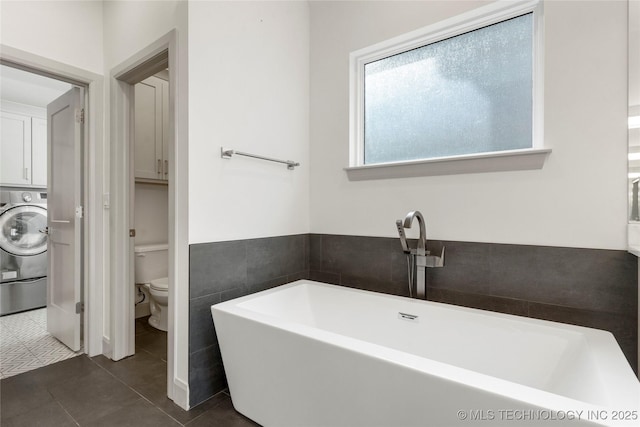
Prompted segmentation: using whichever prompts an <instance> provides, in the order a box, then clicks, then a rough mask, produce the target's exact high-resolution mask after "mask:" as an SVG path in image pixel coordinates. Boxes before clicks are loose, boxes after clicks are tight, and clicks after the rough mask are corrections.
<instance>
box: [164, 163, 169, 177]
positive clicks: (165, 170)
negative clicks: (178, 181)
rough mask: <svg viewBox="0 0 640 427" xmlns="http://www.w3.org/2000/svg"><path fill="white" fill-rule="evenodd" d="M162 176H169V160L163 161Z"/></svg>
mask: <svg viewBox="0 0 640 427" xmlns="http://www.w3.org/2000/svg"><path fill="white" fill-rule="evenodd" d="M164 174H165V175H169V160H165V161H164Z"/></svg>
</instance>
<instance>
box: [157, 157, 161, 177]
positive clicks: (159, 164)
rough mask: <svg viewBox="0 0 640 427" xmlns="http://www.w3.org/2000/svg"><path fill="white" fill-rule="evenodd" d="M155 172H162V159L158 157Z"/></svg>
mask: <svg viewBox="0 0 640 427" xmlns="http://www.w3.org/2000/svg"><path fill="white" fill-rule="evenodd" d="M156 173H158V174H161V173H162V160H160V159H158V167H157V169H156Z"/></svg>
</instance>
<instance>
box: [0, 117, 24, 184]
mask: <svg viewBox="0 0 640 427" xmlns="http://www.w3.org/2000/svg"><path fill="white" fill-rule="evenodd" d="M1 120H2V126H0V128H1V129H2V130H1V133H0V184H2V185H30V184H31V117H28V116H23V115H21V114H13V113H8V112H6V111H2V114H1Z"/></svg>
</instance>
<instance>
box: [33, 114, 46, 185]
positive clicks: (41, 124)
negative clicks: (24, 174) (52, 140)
mask: <svg viewBox="0 0 640 427" xmlns="http://www.w3.org/2000/svg"><path fill="white" fill-rule="evenodd" d="M31 169H32V172H31V183H32V184H33V185H34V186H37V187H46V186H47V121H46V120H45V119H39V118H37V117H33V118H32V119H31Z"/></svg>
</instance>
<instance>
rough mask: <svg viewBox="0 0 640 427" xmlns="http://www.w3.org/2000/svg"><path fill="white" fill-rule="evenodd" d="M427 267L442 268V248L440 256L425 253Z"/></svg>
mask: <svg viewBox="0 0 640 427" xmlns="http://www.w3.org/2000/svg"><path fill="white" fill-rule="evenodd" d="M427 267H444V246H443V247H442V252H441V253H440V256H437V255H430V252H427Z"/></svg>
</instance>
